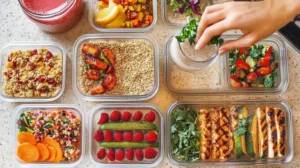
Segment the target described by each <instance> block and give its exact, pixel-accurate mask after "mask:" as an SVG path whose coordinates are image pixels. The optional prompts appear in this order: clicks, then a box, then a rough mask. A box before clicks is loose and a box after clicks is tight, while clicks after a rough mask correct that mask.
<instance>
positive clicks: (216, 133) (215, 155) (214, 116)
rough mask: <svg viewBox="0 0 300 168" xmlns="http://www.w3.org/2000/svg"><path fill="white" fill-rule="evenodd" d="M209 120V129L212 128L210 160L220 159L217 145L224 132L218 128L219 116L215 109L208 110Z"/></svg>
mask: <svg viewBox="0 0 300 168" xmlns="http://www.w3.org/2000/svg"><path fill="white" fill-rule="evenodd" d="M210 120H211V128H212V131H211V133H212V144H213V145H212V150H211V153H212V157H211V158H212V159H219V158H220V145H219V144H218V142H219V139H220V138H221V136H222V135H223V134H224V131H223V130H222V129H221V126H220V115H219V112H218V110H217V109H216V108H213V109H211V110H210Z"/></svg>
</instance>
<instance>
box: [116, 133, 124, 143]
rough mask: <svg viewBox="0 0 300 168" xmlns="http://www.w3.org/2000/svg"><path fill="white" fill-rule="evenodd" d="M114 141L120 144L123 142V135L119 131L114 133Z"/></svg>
mask: <svg viewBox="0 0 300 168" xmlns="http://www.w3.org/2000/svg"><path fill="white" fill-rule="evenodd" d="M114 139H115V141H117V142H121V141H122V140H123V134H122V132H120V131H117V132H115V133H114Z"/></svg>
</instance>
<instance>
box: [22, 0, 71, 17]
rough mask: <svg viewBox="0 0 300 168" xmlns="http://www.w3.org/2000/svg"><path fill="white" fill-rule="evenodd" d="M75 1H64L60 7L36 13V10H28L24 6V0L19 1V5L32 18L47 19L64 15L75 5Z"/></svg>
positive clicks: (26, 6)
mask: <svg viewBox="0 0 300 168" xmlns="http://www.w3.org/2000/svg"><path fill="white" fill-rule="evenodd" d="M75 2H76V0H66V1H65V2H64V3H62V4H61V5H59V6H57V7H54V8H53V9H50V10H48V11H37V10H30V9H29V8H28V5H26V0H19V4H20V5H21V7H22V9H23V10H24V11H25V12H26V13H27V14H29V15H30V16H33V17H41V18H49V17H56V16H59V15H62V14H64V13H65V12H67V11H68V10H69V9H70V8H71V6H73V5H74V4H75Z"/></svg>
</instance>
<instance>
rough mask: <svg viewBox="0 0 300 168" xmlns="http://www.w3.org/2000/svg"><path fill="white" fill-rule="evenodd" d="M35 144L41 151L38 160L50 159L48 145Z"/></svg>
mask: <svg viewBox="0 0 300 168" xmlns="http://www.w3.org/2000/svg"><path fill="white" fill-rule="evenodd" d="M35 146H36V147H37V148H38V150H39V153H40V157H39V159H38V160H39V161H44V160H46V159H48V157H49V150H48V148H47V146H46V145H44V144H42V143H37V144H36V145H35Z"/></svg>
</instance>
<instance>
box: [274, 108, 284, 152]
mask: <svg viewBox="0 0 300 168" xmlns="http://www.w3.org/2000/svg"><path fill="white" fill-rule="evenodd" d="M274 111H275V124H276V130H277V152H278V157H282V156H284V154H285V116H284V111H282V110H281V109H280V108H274Z"/></svg>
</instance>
